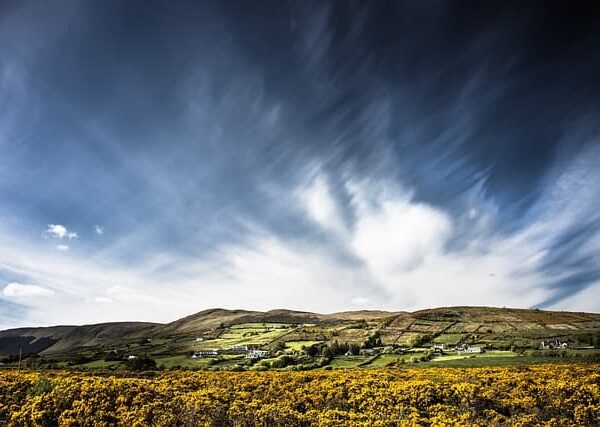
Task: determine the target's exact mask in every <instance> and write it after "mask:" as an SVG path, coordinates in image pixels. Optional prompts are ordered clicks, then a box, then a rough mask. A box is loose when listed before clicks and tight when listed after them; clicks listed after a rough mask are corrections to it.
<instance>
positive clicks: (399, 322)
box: [0, 307, 600, 355]
mask: <svg viewBox="0 0 600 427" xmlns="http://www.w3.org/2000/svg"><path fill="white" fill-rule="evenodd" d="M266 322H269V323H297V324H315V325H320V326H322V327H324V328H326V327H327V325H335V324H349V325H352V324H353V323H360V322H368V323H369V324H370V325H371V327H372V328H375V329H378V330H379V331H380V332H381V335H382V337H384V340H385V339H388V340H389V341H390V342H391V341H393V340H397V339H398V338H397V337H399V336H401V335H402V334H433V335H435V334H440V333H447V334H451V333H482V334H485V333H509V332H511V331H522V332H535V331H548V330H552V331H557V333H560V332H561V331H565V332H567V331H573V332H574V331H598V330H600V314H596V313H578V312H558V311H544V310H537V309H536V310H527V309H512V308H496V307H444V308H434V309H427V310H419V311H415V312H412V313H411V312H388V311H377V310H362V311H347V312H340V313H331V314H320V313H311V312H304V311H294V310H284V309H277V310H271V311H266V312H261V311H250V310H227V309H220V308H215V309H208V310H204V311H201V312H198V313H196V314H192V315H190V316H187V317H184V318H182V319H179V320H176V321H174V322H170V323H166V324H161V323H147V322H114V323H101V324H96V325H83V326H50V327H36V328H17V329H9V330H4V331H0V353H11V354H12V353H15V352H18V350H19V348H23V349H24V351H25V352H29V353H38V354H42V355H49V354H64V353H68V352H72V351H77V350H79V349H85V348H93V347H103V346H110V345H111V344H115V343H122V342H126V341H134V340H140V339H154V338H166V337H176V336H195V335H200V334H202V333H207V332H210V331H214V330H218V329H219V328H223V327H226V326H230V325H235V324H240V323H266ZM386 337H387V338H386ZM394 337H395V338H394Z"/></svg>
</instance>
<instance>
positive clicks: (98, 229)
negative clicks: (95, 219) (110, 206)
mask: <svg viewBox="0 0 600 427" xmlns="http://www.w3.org/2000/svg"><path fill="white" fill-rule="evenodd" d="M94 232H95V233H96V234H98V235H102V234H104V227H102V226H100V225H95V226H94Z"/></svg>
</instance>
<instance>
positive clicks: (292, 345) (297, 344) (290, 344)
mask: <svg viewBox="0 0 600 427" xmlns="http://www.w3.org/2000/svg"><path fill="white" fill-rule="evenodd" d="M320 342H321V341H287V342H286V343H285V347H286V348H289V349H290V350H300V349H301V348H302V347H303V346H304V347H310V346H311V345H313V344H319V343H320Z"/></svg>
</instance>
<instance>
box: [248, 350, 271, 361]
mask: <svg viewBox="0 0 600 427" xmlns="http://www.w3.org/2000/svg"><path fill="white" fill-rule="evenodd" d="M268 354H269V352H268V351H266V350H250V351H249V352H248V353H247V354H246V358H248V359H262V358H264V357H267V355H268Z"/></svg>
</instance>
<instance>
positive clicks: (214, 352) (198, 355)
mask: <svg viewBox="0 0 600 427" xmlns="http://www.w3.org/2000/svg"><path fill="white" fill-rule="evenodd" d="M218 355H219V350H214V349H212V350H199V351H197V352H195V353H194V354H192V359H202V358H205V357H217V356H218Z"/></svg>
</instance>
